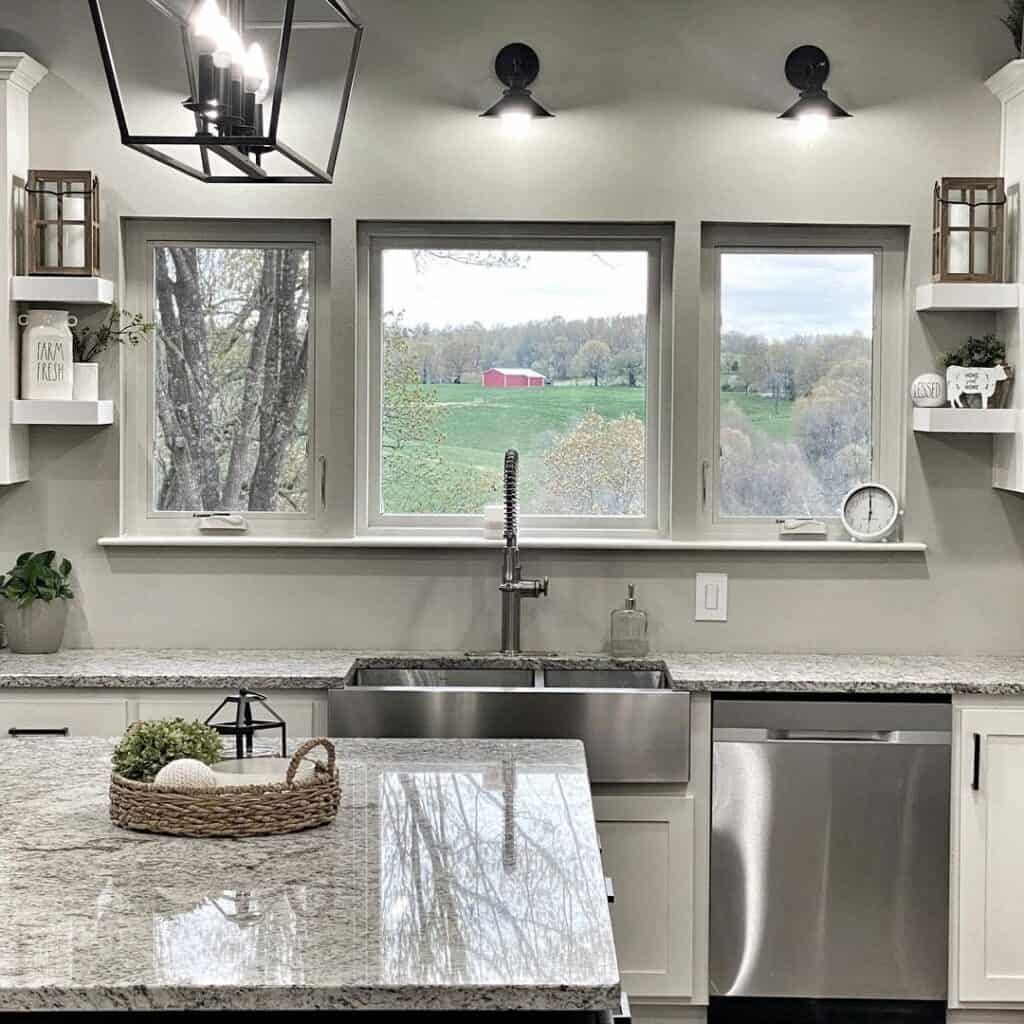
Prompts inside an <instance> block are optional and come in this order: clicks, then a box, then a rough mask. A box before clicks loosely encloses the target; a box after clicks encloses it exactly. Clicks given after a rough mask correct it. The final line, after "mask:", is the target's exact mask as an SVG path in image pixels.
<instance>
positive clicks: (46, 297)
mask: <svg viewBox="0 0 1024 1024" xmlns="http://www.w3.org/2000/svg"><path fill="white" fill-rule="evenodd" d="M11 299H12V300H13V301H14V302H67V303H86V304H90V305H95V306H109V305H110V304H111V303H112V302H113V301H114V282H113V281H109V280H108V279H107V278H105V277H12V278H11Z"/></svg>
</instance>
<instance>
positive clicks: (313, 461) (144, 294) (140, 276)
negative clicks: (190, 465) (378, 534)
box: [121, 220, 332, 537]
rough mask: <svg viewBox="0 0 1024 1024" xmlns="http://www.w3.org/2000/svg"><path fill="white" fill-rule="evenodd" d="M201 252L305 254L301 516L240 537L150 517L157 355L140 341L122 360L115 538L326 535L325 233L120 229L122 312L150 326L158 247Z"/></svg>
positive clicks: (294, 228) (246, 226)
mask: <svg viewBox="0 0 1024 1024" xmlns="http://www.w3.org/2000/svg"><path fill="white" fill-rule="evenodd" d="M190 245H194V246H197V247H201V248H224V249H227V248H245V249H252V248H301V249H304V250H308V251H309V253H310V267H309V324H310V330H311V336H312V343H311V345H310V348H309V352H308V355H307V359H308V368H307V380H306V393H307V402H308V411H307V417H308V423H309V451H308V453H307V476H306V479H307V481H308V488H309V493H308V505H309V509H308V511H306V512H270V511H262V512H249V511H245V510H243V509H234V510H232V509H227V510H225V511H229V512H230V511H236V512H239V513H240V514H241V515H243V516H244V517H245V519H246V522H247V524H248V529H247V530H246V531H244V532H237V533H236V532H234V531H231V532H229V533H227V534H212V535H211V534H210V533H208V532H204V531H201V530H200V528H199V523H200V520H199V519H198V518H196V516H195V515H194V514H193V511H191V510H190V511H175V510H157V509H156V508H155V507H154V506H155V493H156V492H155V483H156V469H155V465H154V459H153V452H154V450H155V447H154V446H155V440H156V373H155V371H156V348H155V345H156V343H155V340H147V341H146V342H145V343H144V345H142V346H140V350H139V351H137V352H133V353H128V354H126V355H125V357H124V359H123V360H122V392H123V395H122V397H123V409H124V417H123V430H122V500H121V533H122V535H128V536H196V537H210V536H222V537H223V536H227V537H304V536H320V535H324V534H327V533H328V532H330V531H331V527H332V523H331V521H330V513H329V509H328V508H326V507H325V503H324V502H323V501H322V500H321V496H322V493H323V491H322V488H323V486H324V484H325V482H326V481H325V479H324V473H325V470H326V463H325V460H326V448H327V447H328V446H327V445H326V443H325V442H326V436H325V435H326V430H325V429H324V424H323V422H322V421H324V420H325V419H326V416H325V413H326V411H327V410H328V395H329V390H330V389H329V386H328V385H329V382H328V380H327V377H328V374H329V359H328V358H327V353H328V344H327V339H328V338H329V331H330V316H329V308H328V307H329V302H328V301H327V296H329V294H330V291H329V289H330V245H329V229H328V228H327V226H326V225H325V224H322V223H320V222H315V221H308V222H298V221H231V222H227V221H202V220H181V221H129V222H128V223H127V224H126V227H125V266H126V267H127V268H129V270H128V276H127V280H126V302H125V304H126V306H127V308H128V309H131V310H140V311H142V312H143V313H144V315H145V316H146V319H147V320H149V321H155V320H156V317H155V294H154V262H153V261H154V254H155V250H156V249H157V248H160V247H162V246H190Z"/></svg>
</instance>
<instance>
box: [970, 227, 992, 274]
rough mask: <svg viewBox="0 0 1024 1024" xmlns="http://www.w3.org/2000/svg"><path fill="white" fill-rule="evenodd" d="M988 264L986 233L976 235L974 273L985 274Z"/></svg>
mask: <svg viewBox="0 0 1024 1024" xmlns="http://www.w3.org/2000/svg"><path fill="white" fill-rule="evenodd" d="M988 270H989V264H988V233H987V232H986V233H985V234H982V235H977V236H976V237H975V242H974V273H975V274H987V273H988Z"/></svg>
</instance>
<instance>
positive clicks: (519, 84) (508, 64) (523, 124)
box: [480, 43, 555, 135]
mask: <svg viewBox="0 0 1024 1024" xmlns="http://www.w3.org/2000/svg"><path fill="white" fill-rule="evenodd" d="M494 73H495V74H496V75H497V76H498V81H500V82H501V83H502V84H503V85H504V86H505V92H504V94H503V95H502V97H501V99H500V100H498V102H497V103H495V104H494V106H493V107H489V108H488V109H487V110H485V111H484V112H483V113H482V114H481V115H480V116H481V117H499V118H501V124H502V128H504V129H505V130H506V131H507V132H508V133H509V134H510V135H525V134H526V132H527V131H528V130H529V127H530V122H531V121H532V120H533V119H534V118H535V117H554V116H555V115H554V114H552V113H551V111H550V110H547V109H545V108H544V107H542V106H541V105H540V104H539V103H538V102H537V101H536V100H535V99H534V98H533V94H532V93H531V92H530V90H529V88H528V87H529V86H530V85H532V84H533V82H534V80H535V79H536V78H537V75H538V74H539V73H540V58H539V57H538V56H537V51H536V50H534V49H533V47H532V46H527V45H526V43H509V44H508V45H507V46H503V47H502V48H501V50H499V51H498V56H497V57H495V59H494Z"/></svg>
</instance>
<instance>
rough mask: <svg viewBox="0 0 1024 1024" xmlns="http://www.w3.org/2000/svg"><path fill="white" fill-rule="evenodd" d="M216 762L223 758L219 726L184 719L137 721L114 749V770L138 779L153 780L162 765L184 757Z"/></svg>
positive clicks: (126, 776) (138, 780)
mask: <svg viewBox="0 0 1024 1024" xmlns="http://www.w3.org/2000/svg"><path fill="white" fill-rule="evenodd" d="M184 757H187V758H191V759H192V760H194V761H202V763H203V764H216V763H217V762H218V761H220V760H222V759H223V757H224V755H223V754H222V753H221V739H220V735H219V734H218V733H217V730H216V729H212V728H211V727H210V726H208V725H204V724H203V723H202V722H198V721H193V722H187V721H186V720H185V719H184V718H163V719H157V720H155V721H151V722H135V723H134V724H133V725H132V726H131V727H130V728H129V729H128V731H127V732H126V733H125V734H124V736H123V737H122V738H121V742H120V743H118V745H117V747H116V748H115V750H114V760H113V765H114V771H115V772H117V774H118V775H120V776H121V777H122V778H125V779H133V780H134V781H135V782H152V781H153V779H155V778H156V774H157V772H159V771H160V769H161V768H163V767H165V766H166V765H169V764H170V763H171V762H172V761H179V760H181V758H184Z"/></svg>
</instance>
